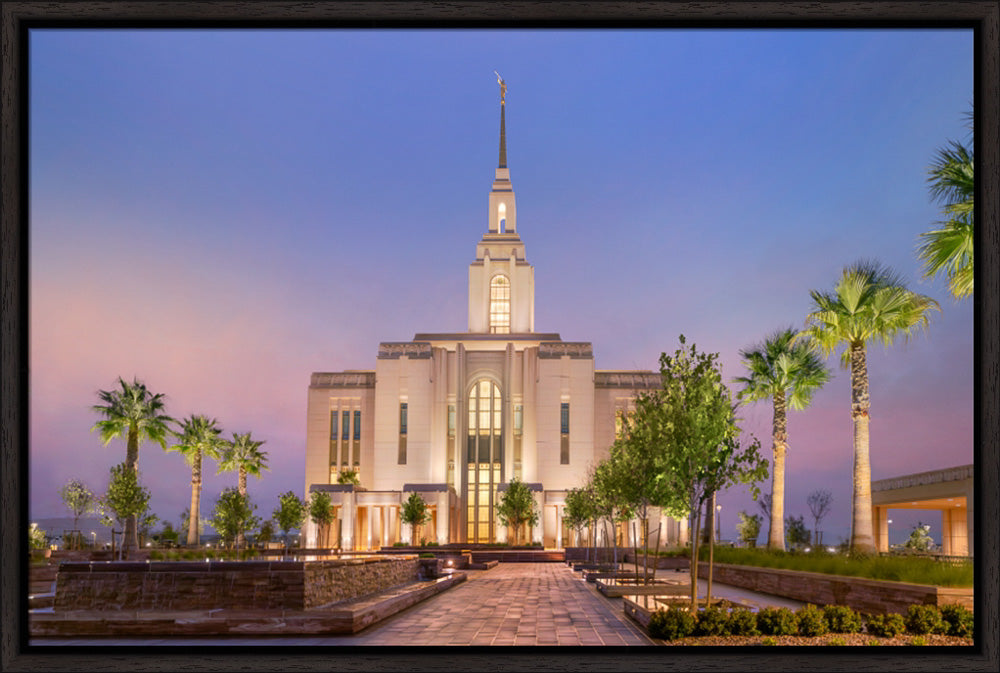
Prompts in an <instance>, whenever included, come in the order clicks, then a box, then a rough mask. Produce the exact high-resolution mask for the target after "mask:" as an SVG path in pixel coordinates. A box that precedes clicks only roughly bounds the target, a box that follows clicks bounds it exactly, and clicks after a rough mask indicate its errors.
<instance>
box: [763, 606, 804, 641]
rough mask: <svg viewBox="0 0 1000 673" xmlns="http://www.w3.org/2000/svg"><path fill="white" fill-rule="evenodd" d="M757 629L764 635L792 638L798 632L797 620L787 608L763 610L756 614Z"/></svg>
mask: <svg viewBox="0 0 1000 673" xmlns="http://www.w3.org/2000/svg"><path fill="white" fill-rule="evenodd" d="M757 628H758V629H760V632H761V633H763V634H764V635H769V636H794V635H795V634H796V633H798V631H799V620H798V618H797V617H796V616H795V613H793V612H792V611H791V610H789V609H788V608H764V609H763V610H761V611H760V612H758V613H757Z"/></svg>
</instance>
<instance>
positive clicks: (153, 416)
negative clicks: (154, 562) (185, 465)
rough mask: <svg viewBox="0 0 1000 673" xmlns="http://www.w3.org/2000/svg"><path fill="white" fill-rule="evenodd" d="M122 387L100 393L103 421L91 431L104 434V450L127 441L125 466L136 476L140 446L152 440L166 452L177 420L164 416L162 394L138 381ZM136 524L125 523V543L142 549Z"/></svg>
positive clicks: (97, 406)
mask: <svg viewBox="0 0 1000 673" xmlns="http://www.w3.org/2000/svg"><path fill="white" fill-rule="evenodd" d="M118 385H119V389H118V390H99V391H97V396H98V397H99V398H100V399H101V401H102V402H103V403H104V404H95V405H94V406H93V407H92V409H93V410H94V411H96V412H97V413H98V414H100V415H101V416H102V418H101V420H99V421H97V423H95V424H94V427H92V428H91V429H90V430H91V432H93V431H94V430H98V431H100V437H101V443H102V444H103V445H104V446H107V445H108V444H109V443H110V442H111V440H112V439H116V438H118V437H125V465H127V466H128V468H129V469H130V470H132V471H133V472H134V471H135V470H136V465H137V464H138V461H139V444H141V443H142V442H143V441H147V440H148V441H151V442H156V443H157V444H159V445H160V447H161V448H163V449H166V448H167V437H168V436H169V434H170V427H169V424H170V423H172V422H173V420H174V419H172V418H171V417H170V416H167V415H166V414H165V413H164V401H163V394H162V393H158V394H156V395H154V394H152V393H151V392H149V390H147V389H146V386H145V384H143V383H142V382H140V381H139V380H138V379H135V378H133V379H132V383H126V382H125V380H124V379H122V378H121V377H120V376H119V377H118ZM136 524H137V521H136V520H135V519H134V518H133V519H129V520H128V521H126V522H125V533H124V535H123V539H127V540H129V541H130V543H131V545H132V546H138V545H139V537H138V529H137V525H136Z"/></svg>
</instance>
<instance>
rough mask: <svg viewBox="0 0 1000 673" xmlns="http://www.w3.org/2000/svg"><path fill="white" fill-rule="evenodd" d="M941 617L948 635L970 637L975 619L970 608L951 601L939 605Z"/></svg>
mask: <svg viewBox="0 0 1000 673" xmlns="http://www.w3.org/2000/svg"><path fill="white" fill-rule="evenodd" d="M941 618H942V619H943V620H944V623H945V624H947V626H948V635H949V636H958V637H959V638H971V637H972V632H973V627H974V626H975V619H974V617H973V613H972V611H971V610H969V609H968V608H966V607H965V606H963V605H958V604H957V603H952V604H950V605H942V606H941Z"/></svg>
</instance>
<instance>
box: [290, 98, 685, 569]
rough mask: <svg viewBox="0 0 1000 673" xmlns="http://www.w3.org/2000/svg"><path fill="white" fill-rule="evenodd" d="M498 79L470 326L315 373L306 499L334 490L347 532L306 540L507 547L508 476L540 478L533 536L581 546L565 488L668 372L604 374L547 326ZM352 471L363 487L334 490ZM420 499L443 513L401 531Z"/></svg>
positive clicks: (581, 347) (585, 351)
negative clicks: (355, 366) (495, 143)
mask: <svg viewBox="0 0 1000 673" xmlns="http://www.w3.org/2000/svg"><path fill="white" fill-rule="evenodd" d="M499 82H500V155H499V162H498V166H497V168H496V170H495V173H494V179H493V185H492V188H491V189H490V192H489V194H488V203H489V208H488V217H487V218H486V231H485V232H484V233H483V234H482V238H481V239H480V240H479V242H478V243H477V244H476V248H475V258H474V259H473V261H472V263H471V264H469V283H468V310H469V314H468V329H467V331H465V332H433V333H431V332H422V333H417V334H416V335H415V336H414V338H413V340H412V341H406V342H383V343H381V344H379V348H378V355H377V358H376V360H375V368H374V369H365V370H349V371H344V372H335V373H326V372H316V373H313V374H312V377H311V380H310V383H309V395H308V414H307V415H308V419H307V432H306V461H305V472H306V473H305V490H306V493H307V494H309V493H311V492H312V491H317V490H323V491H328V492H329V493H330V496H331V499H332V501H333V505H334V508H335V511H336V522H335V523H334V525H333V526H332V527H331V530H330V531H329V533H328V534H327V535H324V536H323V538H318V537H317V530H316V527H315V525H314V524H312V523H311V522H309V523H307V525H306V527H305V529H304V533H305V539H304V540H303V542H304V543H305V544H306V545H307V546H310V547H314V546H330V547H339V548H341V549H343V550H367V549H377V548H378V547H379V546H389V545H392V544H393V543H396V542H400V541H402V542H407V543H409V542H412V543H414V544H419V543H420V542H421V539H422V540H426V541H428V542H436V543H438V544H445V543H449V542H455V543H483V542H504V541H508V539H509V538H510V535H511V531H509V530H507V528H506V527H504V526H501V525H500V523H499V522H498V521H497V517H496V513H495V507H496V504H497V501H498V498H499V496H500V494H501V493H502V491H503V490H504V488H505V487H506V485H507V484H508V482H509V481H510V480H511V479H512V478H517V479H519V480H521V481H523V482H525V483H527V484H528V486H529V487H530V489H531V490H532V492H533V494H534V497H535V502H536V505H537V506H538V509H539V511H540V512H541V516H540V517H539V521H538V524H537V525H536V526H534V527H533V529H532V530H531V541H533V542H540V543H542V544H543V545H544V546H546V547H556V548H558V547H563V546H566V545H569V544H571V543H577V542H580V541H577V540H575V539H571V538H573V536H572V535H571V532H570V531H569V530H568V528H567V527H565V526H564V525H563V522H562V513H563V506H564V501H565V500H564V499H565V496H566V493H567V492H568V491H569V489H571V488H574V487H578V486H582V485H583V484H584V483H585V482H586V480H587V473H588V468H589V467H590V466H591V465H593V464H595V463H596V462H597V461H599V460H601V459H602V458H604V457H606V456H607V455H608V449H609V447H610V446H611V444H612V442H613V440H614V437H615V432H616V417H617V414H618V413H620V412H622V411H627V410H628V409H629V406H630V405H631V404H632V403H633V399H634V397H635V396H636V394H637V393H638V392H640V391H642V390H647V389H651V388H657V387H659V385H660V375H659V373H658V372H652V371H613V370H599V369H595V367H594V354H593V349H592V347H591V344H590V343H588V342H568V341H563V340H562V339H561V338H560V337H559V334H557V333H552V332H537V331H535V273H534V267H533V266H532V265H531V264H529V263H528V258H527V254H526V250H525V244H524V242H523V241H522V240H521V237H520V234H519V227H518V224H519V223H518V213H517V206H516V201H515V194H514V187H513V184H512V183H511V177H510V170H509V168H508V167H507V147H506V129H505V105H506V102H505V100H504V99H505V93H506V86H505V84H504V82H503V81H502V80H499ZM428 308H430V307H428ZM345 471H356V472H357V474H358V476H359V478H360V486H354V485H351V484H340V483H338V476H339V475H340V474H341V473H342V472H345ZM413 492H416V493H419V494H420V495H421V497H422V498H423V499H424V501H425V502H426V503H427V504H428V505H429V507H430V511H431V516H432V518H431V521H430V522H429V523H427V524H424V525H423V526H422V527H421V529H420V531H421V532H420V538H421V539H413V533H412V531H410V530H409V529H410V526H407V525H403V524H402V523H401V521H400V509H401V506H402V503H403V502H404V501H405V500H406V499H407V498H408V497H409V496H410V494H411V493H413ZM657 523H665V524H666V529H667V531H668V535H667V536H666V538H667V539H673V540H677V539H678V536H681V537H682V538H683V537H685V536H686V535H685V534H686V530H681V529H682V526H683V524H682V522H676V521H673V520H671V519H668V518H667V517H662V520H661V521H658V522H657ZM654 528H655V525H654ZM667 539H665V540H664V542H666V541H667ZM324 542H325V543H326V544H324Z"/></svg>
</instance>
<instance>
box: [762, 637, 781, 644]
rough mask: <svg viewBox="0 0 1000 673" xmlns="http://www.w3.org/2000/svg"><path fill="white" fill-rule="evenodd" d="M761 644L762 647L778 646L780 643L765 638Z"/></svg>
mask: <svg viewBox="0 0 1000 673" xmlns="http://www.w3.org/2000/svg"><path fill="white" fill-rule="evenodd" d="M760 644H761V645H777V644H778V641H777V640H775V639H774V638H764V639H763V640H761V641H760Z"/></svg>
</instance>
